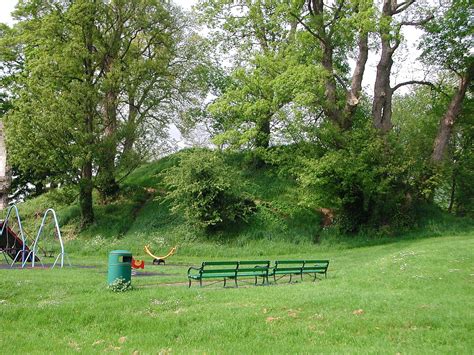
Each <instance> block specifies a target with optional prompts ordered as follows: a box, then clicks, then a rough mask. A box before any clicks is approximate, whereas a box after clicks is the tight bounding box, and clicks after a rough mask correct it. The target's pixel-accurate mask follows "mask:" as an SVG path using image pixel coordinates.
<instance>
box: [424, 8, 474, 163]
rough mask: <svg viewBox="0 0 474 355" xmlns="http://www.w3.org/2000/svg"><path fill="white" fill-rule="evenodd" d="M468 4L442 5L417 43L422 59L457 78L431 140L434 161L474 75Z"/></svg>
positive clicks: (442, 150) (443, 148) (440, 157)
mask: <svg viewBox="0 0 474 355" xmlns="http://www.w3.org/2000/svg"><path fill="white" fill-rule="evenodd" d="M471 5H472V4H471V3H470V2H469V1H467V0H453V1H450V2H448V3H447V4H446V6H442V7H441V8H440V12H441V15H439V16H437V17H436V19H435V20H433V21H431V22H429V23H427V24H426V26H425V29H426V31H427V33H426V34H425V35H424V38H423V41H422V43H421V48H422V49H423V53H422V56H421V57H422V59H423V60H424V61H425V62H426V63H428V64H430V65H434V66H435V67H437V68H438V69H441V70H447V71H449V72H451V73H452V74H454V75H455V76H456V77H457V78H458V85H457V88H456V90H455V91H454V94H453V96H452V99H451V102H450V103H449V105H448V107H447V109H446V112H445V113H444V115H443V116H442V117H441V120H440V123H439V129H438V134H437V136H436V139H435V141H434V144H433V150H432V155H431V158H432V161H433V162H434V163H439V162H441V161H442V160H443V157H444V155H445V152H446V150H447V147H448V143H449V140H450V137H451V135H452V131H453V127H454V124H455V122H456V119H457V117H458V116H459V115H460V113H461V109H462V104H463V100H464V98H465V96H466V93H467V92H468V90H469V88H470V85H471V82H472V79H473V78H474V57H473V56H472V52H471V51H472V48H473V47H474V39H473V36H472V33H473V31H472V11H471V10H470V9H471V7H472V6H471Z"/></svg>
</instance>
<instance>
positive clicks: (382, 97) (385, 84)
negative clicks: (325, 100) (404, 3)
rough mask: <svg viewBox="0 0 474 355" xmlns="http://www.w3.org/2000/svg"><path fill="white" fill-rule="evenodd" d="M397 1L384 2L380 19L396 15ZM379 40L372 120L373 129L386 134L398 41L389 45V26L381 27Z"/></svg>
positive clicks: (390, 113)
mask: <svg viewBox="0 0 474 355" xmlns="http://www.w3.org/2000/svg"><path fill="white" fill-rule="evenodd" d="M396 8H397V1H396V0H395V1H393V0H384V2H383V7H382V19H390V25H391V20H392V16H393V15H394V14H395V13H396ZM379 34H380V38H381V44H382V49H381V54H380V60H379V63H378V65H377V75H376V77H375V85H374V101H373V103H372V119H373V123H374V126H375V128H377V129H378V130H379V131H380V132H382V133H386V132H388V131H390V130H391V129H392V96H393V90H392V88H391V86H390V76H391V74H392V66H393V54H394V53H395V50H396V49H397V48H398V46H399V44H400V41H399V39H394V42H395V43H394V45H393V46H392V45H391V44H390V39H391V37H392V36H393V35H392V34H391V33H390V26H381V30H380V32H379Z"/></svg>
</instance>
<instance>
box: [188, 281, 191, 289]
mask: <svg viewBox="0 0 474 355" xmlns="http://www.w3.org/2000/svg"><path fill="white" fill-rule="evenodd" d="M188 281H189V285H188V288H189V287H191V279H189V280H188Z"/></svg>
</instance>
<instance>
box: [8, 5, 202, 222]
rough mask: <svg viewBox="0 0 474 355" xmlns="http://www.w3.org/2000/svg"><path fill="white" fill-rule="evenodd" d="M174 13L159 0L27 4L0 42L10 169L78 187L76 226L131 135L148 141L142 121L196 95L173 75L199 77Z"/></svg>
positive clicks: (110, 182)
mask: <svg viewBox="0 0 474 355" xmlns="http://www.w3.org/2000/svg"><path fill="white" fill-rule="evenodd" d="M173 11H177V10H173V8H171V7H169V6H168V5H165V4H163V3H162V2H161V1H158V0H140V1H134V2H128V1H122V0H115V1H110V2H103V1H98V0H94V1H87V0H77V1H75V2H62V1H42V0H37V1H36V0H35V1H33V0H30V1H24V2H21V3H20V4H19V5H18V7H17V10H16V17H17V20H18V23H17V24H16V25H15V27H14V28H13V29H12V31H11V33H9V34H8V35H3V36H2V39H1V42H2V46H0V47H1V48H2V50H1V52H0V53H2V62H3V63H5V65H7V66H8V67H15V63H17V62H18V63H19V64H18V65H17V66H16V68H17V70H16V71H15V72H14V73H12V74H10V75H6V76H5V77H4V78H5V80H6V79H8V80H9V81H10V85H9V86H8V89H9V91H10V92H11V93H12V96H13V101H12V103H13V107H14V109H13V110H12V111H11V113H9V114H8V117H7V118H6V123H7V131H8V132H7V134H8V146H9V149H10V151H11V154H10V157H11V161H12V164H13V165H16V166H18V167H19V168H20V169H21V170H22V171H37V172H43V171H44V170H45V169H46V170H47V171H46V173H47V174H48V175H49V176H54V178H55V179H58V180H60V181H67V182H75V183H78V185H79V190H80V194H79V196H80V197H79V200H80V205H81V211H82V220H83V224H84V225H85V224H88V223H91V222H92V221H93V218H94V215H93V209H92V190H93V187H94V184H95V185H96V186H97V187H98V188H99V190H100V191H101V192H102V193H103V195H104V196H109V195H113V194H114V193H115V192H116V190H117V169H116V167H117V164H118V163H119V162H121V161H123V160H122V159H121V155H123V154H124V153H125V152H130V151H131V149H132V147H133V145H134V144H135V143H136V142H137V140H138V139H141V133H140V129H141V130H142V131H141V132H144V133H143V134H147V135H150V129H146V130H145V129H143V122H146V119H147V118H149V117H155V118H156V119H157V120H160V119H161V117H160V110H161V112H163V111H162V106H166V105H169V102H170V101H172V100H179V99H182V100H190V101H191V100H193V99H194V98H195V97H196V95H197V94H196V93H198V92H199V91H196V90H191V88H190V84H189V83H187V82H186V80H183V79H182V77H181V75H182V74H184V75H186V74H190V73H192V72H193V73H194V71H195V72H199V70H198V68H196V62H195V61H190V62H189V63H185V60H186V59H187V58H189V56H190V50H189V49H183V48H179V46H181V47H186V48H187V46H186V45H185V44H183V43H185V42H181V43H180V44H179V45H178V44H177V43H178V42H179V41H181V40H182V39H183V37H184V34H183V31H184V28H185V27H186V23H185V22H184V23H183V24H182V25H181V27H180V26H178V25H177V23H176V18H175V17H173V16H172V14H171V13H172V12H173ZM194 38H195V37H194ZM194 42H198V40H196V39H195V40H194ZM12 43H13V44H14V45H13V46H12ZM194 44H195V43H194ZM9 48H10V49H11V50H9ZM178 53H179V54H180V55H178ZM186 65H189V68H188V70H187V71H185V72H184V73H181V72H180V69H182V68H185V66H186ZM196 75H197V74H193V75H189V77H190V79H189V80H193V79H195V78H196ZM185 82H186V84H185ZM181 89H186V90H187V91H185V92H184V94H183V95H181V94H182V92H181V91H180V90H181ZM158 94H159V95H158ZM154 95H157V96H156V97H154ZM179 95H181V96H179ZM193 95H194V96H193ZM166 100H168V103H166V105H163V103H164V102H165V101H166ZM195 101H197V100H195ZM122 117H125V119H122ZM162 122H163V126H165V125H166V122H168V121H167V119H162ZM125 147H126V148H125ZM95 179H96V181H94V180H95Z"/></svg>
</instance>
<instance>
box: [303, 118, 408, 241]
mask: <svg viewBox="0 0 474 355" xmlns="http://www.w3.org/2000/svg"><path fill="white" fill-rule="evenodd" d="M329 132H330V133H329V136H328V137H327V138H328V139H329V140H331V139H332V140H334V138H331V137H330V136H331V135H332V134H333V132H332V131H329ZM339 134H340V133H339ZM339 134H338V140H340V141H341V136H339ZM342 138H343V140H342V144H343V145H342V147H340V148H339V149H331V150H328V151H327V152H326V153H325V154H324V155H323V156H322V157H320V158H312V157H306V158H303V164H302V165H303V166H302V169H301V171H300V173H299V181H300V183H301V185H302V187H303V189H304V190H303V191H304V193H305V198H304V200H303V201H304V203H305V204H307V205H310V206H315V207H324V208H333V209H335V210H336V211H338V216H339V217H338V218H339V221H338V222H339V224H340V226H341V227H342V229H343V230H344V231H348V232H355V231H358V230H359V229H360V228H361V227H363V226H366V227H367V226H368V227H373V228H378V227H381V226H384V225H390V224H394V226H398V225H399V224H400V223H403V222H406V220H405V218H407V217H408V216H409V208H410V203H409V198H408V197H407V195H406V194H407V193H409V192H410V186H409V179H408V177H409V168H410V161H406V160H404V159H403V156H402V152H401V151H400V149H399V147H397V146H396V145H395V144H393V143H392V142H390V141H389V140H387V139H386V138H383V137H380V136H379V135H378V134H377V132H376V131H375V129H374V128H372V127H371V126H369V123H367V124H366V125H365V126H362V127H360V128H357V129H354V130H352V131H350V132H346V133H344V134H343V135H342Z"/></svg>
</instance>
